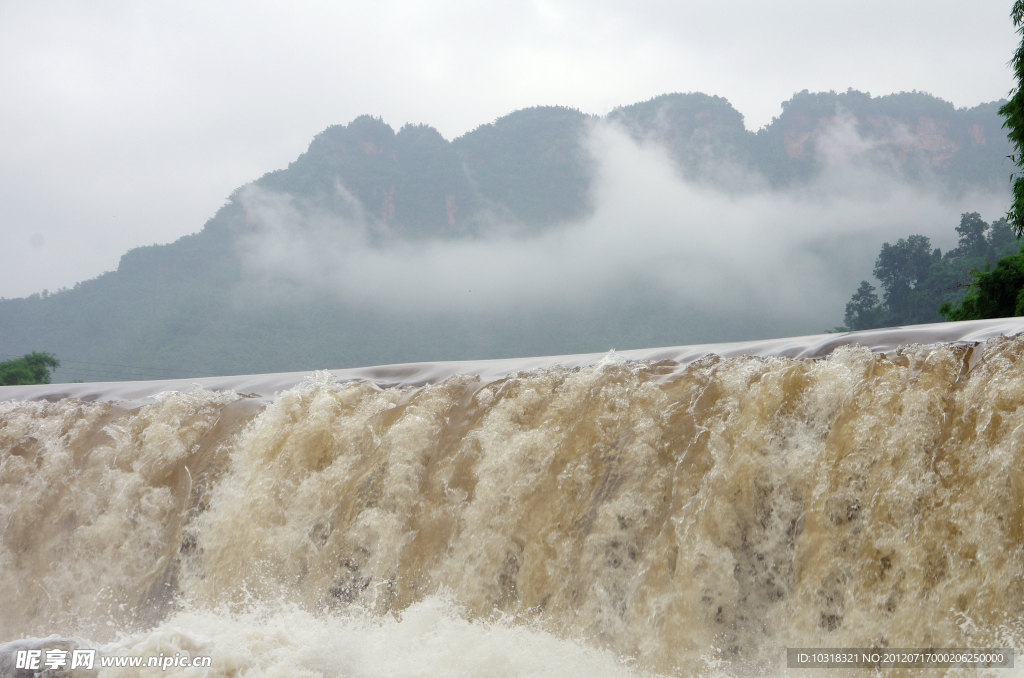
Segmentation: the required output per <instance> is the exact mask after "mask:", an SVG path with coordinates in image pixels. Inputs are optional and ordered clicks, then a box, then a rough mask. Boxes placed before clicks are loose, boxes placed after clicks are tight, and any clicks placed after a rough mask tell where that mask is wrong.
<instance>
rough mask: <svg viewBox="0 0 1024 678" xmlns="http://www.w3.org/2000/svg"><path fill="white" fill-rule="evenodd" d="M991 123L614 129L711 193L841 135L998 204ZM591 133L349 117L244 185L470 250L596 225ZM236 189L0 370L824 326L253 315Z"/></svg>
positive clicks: (987, 115) (516, 120)
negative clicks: (451, 132)
mask: <svg viewBox="0 0 1024 678" xmlns="http://www.w3.org/2000/svg"><path fill="white" fill-rule="evenodd" d="M997 108H998V103H991V104H983V105H981V106H977V107H975V108H971V109H956V108H955V107H953V106H952V105H951V104H949V103H947V102H944V101H942V100H940V99H937V98H935V97H932V96H930V95H927V94H923V93H902V94H897V95H891V96H886V97H870V96H869V95H866V94H862V93H860V92H855V91H849V92H846V93H839V94H837V93H834V92H830V93H817V94H810V93H807V92H802V93H799V94H797V95H795V96H794V97H793V98H792V99H791V100H790V101H788V102H786V103H785V104H783V112H782V114H781V115H780V116H779V117H778V118H776V119H775V120H773V121H772V123H771V124H770V125H768V126H767V127H765V128H764V129H761V130H758V131H756V132H755V131H751V130H747V129H746V128H745V127H744V124H743V116H742V115H741V114H740V113H739V112H738V111H736V110H735V109H734V108H733V107H732V106H731V104H729V102H728V101H726V100H725V99H723V98H721V97H714V96H707V95H704V94H699V93H691V94H666V95H662V96H660V97H656V98H654V99H651V100H650V101H647V102H642V103H637V104H633V105H630V106H623V107H620V108H617V109H615V110H613V111H612V112H611V113H610V114H609V115H608V116H607V120H609V121H611V122H614V123H617V124H619V125H621V126H622V127H623V128H624V129H625V130H626V131H627V132H628V133H629V134H630V135H632V136H633V137H634V138H636V139H638V140H641V141H644V142H648V143H656V144H661V145H663V146H665V147H666V148H667V150H668V151H669V154H670V156H671V157H672V158H673V159H674V161H675V162H676V163H677V165H678V168H679V171H680V173H681V174H682V175H684V176H687V177H690V178H691V179H698V180H705V181H710V182H716V181H721V179H720V178H719V177H720V175H718V174H716V173H715V172H714V168H715V167H717V166H719V165H722V164H723V163H726V164H729V165H732V166H737V167H743V168H746V169H748V170H750V171H752V172H756V173H759V174H761V175H763V176H765V177H766V178H767V179H768V180H769V182H770V183H771V184H772V185H775V186H777V187H781V186H789V185H792V184H794V183H799V182H803V181H808V180H811V179H813V177H815V176H816V175H817V173H818V172H819V171H821V168H822V166H823V163H825V162H827V156H828V154H827V153H826V152H825V151H826V150H827V148H828V146H829V144H830V143H832V142H833V140H834V136H835V130H836V129H841V128H842V126H843V125H846V126H850V125H853V126H854V127H855V128H856V129H857V130H858V131H859V132H860V134H861V135H862V136H863V137H865V138H867V139H869V140H871V147H870V150H869V155H868V156H867V159H868V160H872V158H873V157H874V156H871V155H870V154H872V153H873V154H875V156H877V158H878V160H879V162H880V163H883V164H885V163H888V165H886V166H889V165H891V164H892V162H894V160H893V159H895V162H896V163H897V164H898V165H899V166H898V167H897V170H898V171H899V172H901V173H902V174H903V175H904V176H905V177H910V179H911V180H913V181H921V182H925V183H927V184H928V185H932V186H935V187H941V190H943V191H947V192H963V191H968V190H974V189H981V190H993V191H1007V186H1008V181H1009V175H1010V172H1011V167H1010V164H1009V161H1007V160H1006V156H1007V155H1009V152H1010V150H1009V146H1008V144H1007V141H1006V135H1005V133H1004V132H1003V131H1002V129H1001V124H1002V120H1001V118H999V116H998V115H997V114H996V109H997ZM598 120H599V119H598V118H596V117H594V116H590V115H587V114H584V113H581V112H580V111H577V110H574V109H570V108H563V107H537V108H530V109H524V110H520V111H516V112H514V113H511V114H509V115H507V116H504V117H502V118H499V119H498V120H495V121H494V122H493V123H489V124H484V125H481V126H479V127H477V128H476V129H474V130H472V131H471V132H468V133H467V134H465V135H463V136H461V137H459V138H457V139H454V140H451V141H449V140H446V139H445V138H444V137H442V136H441V134H440V133H438V132H437V130H435V129H434V128H432V127H430V126H428V125H406V126H404V127H402V128H401V129H399V130H398V131H397V132H395V131H394V129H393V128H392V127H390V126H389V125H387V124H386V123H385V122H384V121H383V120H380V119H378V118H372V117H370V116H361V117H359V118H356V119H355V120H353V121H352V122H350V123H349V124H347V125H335V126H332V127H329V128H327V129H326V130H324V131H323V132H321V133H320V134H318V135H317V136H316V137H315V138H314V139H313V140H312V142H311V143H310V146H309V149H308V150H307V151H306V152H305V153H303V154H302V155H301V156H299V157H298V158H297V159H296V160H295V161H294V162H292V163H291V164H290V165H289V166H288V167H287V168H285V169H280V170H277V171H273V172H270V173H268V174H265V175H264V176H262V177H260V178H259V179H257V180H256V181H255V182H253V184H252V186H253V187H256V188H258V189H265V190H266V191H272V192H274V193H275V194H287V195H288V196H291V197H292V198H293V199H294V200H293V202H294V205H295V206H296V207H295V209H304V210H307V212H310V213H311V214H312V213H313V212H315V213H316V215H319V217H322V218H323V219H322V220H324V219H326V220H327V222H328V223H329V221H330V219H331V218H336V219H350V220H357V221H359V223H362V224H365V225H366V228H367V233H368V235H367V237H368V238H370V239H371V244H372V245H379V246H385V245H387V244H388V243H392V244H393V243H395V242H408V243H413V244H415V243H423V242H426V241H439V242H445V241H451V240H456V239H459V240H465V239H472V238H480V237H485V236H487V234H488V233H489V231H490V230H491V229H494V228H496V227H500V228H504V229H508V228H513V229H515V230H516V231H517V232H519V233H520V234H521V235H522V236H527V235H529V234H530V233H537V232H539V231H544V230H548V229H555V228H559V227H560V225H561V224H564V223H566V222H571V221H573V220H577V219H580V218H582V217H585V216H586V215H587V214H589V213H590V212H591V210H592V209H593V196H592V194H591V188H592V184H593V180H594V176H595V169H596V166H595V161H594V159H593V158H592V157H591V155H590V154H589V152H588V148H587V145H586V143H585V138H586V132H587V129H588V126H589V125H590V124H592V123H593V122H595V121H598ZM246 190H250V189H246V188H245V187H243V188H240V189H239V190H238V191H236V192H235V193H234V194H232V196H231V197H230V199H229V200H228V202H227V203H226V204H225V205H224V207H222V208H221V209H220V210H219V211H218V212H217V214H215V215H214V216H213V217H212V218H211V219H210V220H209V221H208V222H207V223H206V225H205V226H204V227H203V229H202V230H201V231H199V232H198V233H195V234H193V235H189V236H185V237H183V238H181V239H179V240H177V241H176V242H174V243H170V244H166V245H152V246H149V247H141V248H137V249H134V250H131V251H130V252H127V253H126V254H125V255H124V256H123V257H122V258H121V262H120V265H119V266H118V269H117V270H116V271H113V272H109V273H105V274H103V275H101V276H99V277H97V278H95V279H92V280H88V281H84V282H82V283H79V284H77V285H75V287H74V288H73V289H66V290H61V291H59V292H57V293H54V294H47V295H32V296H31V297H28V298H22V299H2V300H0V347H2V348H0V351H2V354H0V360H3V359H6V358H10V357H17V356H21V355H23V354H25V353H28V352H30V351H46V352H49V353H52V354H54V355H55V356H56V357H57V358H58V359H60V360H61V363H62V366H61V368H60V369H59V370H58V371H57V373H56V374H55V376H54V380H55V381H61V380H71V379H76V378H81V379H84V380H86V381H90V380H105V379H121V378H134V379H138V378H157V377H172V376H189V375H191V376H199V375H212V374H237V373H256V372H270V371H285V370H306V369H315V368H325V367H330V368H341V367H348V366H357V365H367V364H381V363H395V362H407V361H416V360H446V359H475V358H492V357H511V356H525V355H538V354H557V353H572V352H589V351H605V350H607V349H608V348H610V347H615V348H618V349H627V348H638V347H645V346H657V345H671V344H682V343H691V342H704V341H725V340H740V339H747V338H756V337H767V336H781V335H785V334H797V333H801V332H813V331H818V330H820V328H821V327H822V326H824V325H825V324H826V323H827V322H828V320H827V319H821V320H819V321H816V322H813V323H812V322H808V323H806V326H804V325H800V326H794V325H792V324H787V323H788V321H787V320H786V319H785V318H774V317H771V316H769V315H767V314H766V313H765V312H764V311H763V309H761V310H758V309H752V310H751V312H750V313H740V314H737V313H735V312H733V313H729V314H725V313H722V314H718V313H711V312H708V311H706V310H704V311H701V310H699V309H696V308H688V307H683V306H680V305H679V304H676V303H675V302H672V301H671V300H668V299H666V298H665V295H663V294H659V291H658V290H650V289H645V288H642V287H638V286H632V287H630V289H628V290H624V289H618V290H614V291H609V292H608V293H607V294H604V295H603V296H602V298H601V302H600V303H594V304H591V305H587V304H579V305H575V306H572V307H570V308H568V309H566V308H563V309H562V310H560V311H553V310H541V309H530V308H505V309H498V308H495V309H488V310H487V311H486V312H474V313H470V312H468V311H465V312H457V311H454V310H453V311H451V312H450V313H449V314H447V315H437V314H436V313H429V312H427V311H426V310H423V311H422V312H415V311H413V312H406V313H402V314H396V313H393V312H388V311H386V310H384V309H374V308H368V307H366V306H365V305H361V306H359V307H353V306H351V305H345V304H343V303H342V302H339V301H338V300H337V299H336V298H334V297H332V296H330V295H329V294H327V293H314V292H306V293H303V294H301V295H296V296H294V297H289V296H288V294H287V293H282V298H280V299H276V300H273V301H267V300H254V299H253V298H251V296H247V292H246V289H247V286H246V285H245V284H243V283H244V282H245V280H246V271H245V270H244V267H243V263H242V260H241V259H240V256H239V242H240V241H241V239H242V238H244V237H245V236H246V235H247V234H251V233H253V232H254V231H258V230H259V229H261V228H263V227H264V225H263V224H261V223H260V222H259V221H258V220H254V218H253V216H252V215H251V214H249V213H247V212H246V208H245V205H244V202H245V201H244V194H245V191H246ZM367 284H372V281H368V283H367ZM706 306H708V305H705V307H706ZM711 306H713V304H712V305H711ZM132 366H135V367H132Z"/></svg>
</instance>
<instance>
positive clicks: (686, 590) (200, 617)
mask: <svg viewBox="0 0 1024 678" xmlns="http://www.w3.org/2000/svg"><path fill="white" fill-rule="evenodd" d="M973 350H974V351H976V352H977V351H980V350H981V349H980V348H978V349H973ZM971 351H972V349H971V348H969V347H966V346H953V345H937V346H913V347H909V348H906V349H904V350H902V351H900V352H899V353H897V354H895V355H890V356H888V357H887V356H886V355H882V354H878V353H872V352H870V351H869V350H868V349H866V348H861V347H856V346H847V347H841V348H839V349H837V350H836V351H834V352H833V353H832V354H831V355H830V356H829V357H828V358H827V359H822V360H790V359H784V358H756V357H736V358H718V357H715V356H709V357H707V358H704V359H702V360H699V361H697V362H695V363H693V364H691V365H689V366H687V367H685V368H678V366H673V365H671V364H668V363H666V362H662V363H652V362H629V361H626V360H623V359H621V358H618V357H616V356H615V355H613V354H610V355H609V356H607V357H606V358H605V359H603V360H601V361H600V362H599V363H597V364H595V365H591V366H588V367H578V368H573V369H568V368H562V367H557V366H556V367H550V368H545V369H537V370H533V371H529V372H520V373H516V374H513V375H510V376H508V377H506V378H503V379H497V380H494V381H490V382H485V381H481V380H479V379H477V378H475V377H473V376H454V377H450V378H448V379H447V380H445V381H444V382H443V383H438V384H429V385H423V386H419V387H391V388H382V387H380V386H377V385H375V384H373V383H370V382H354V383H336V382H335V381H334V379H333V378H332V377H330V375H327V374H326V373H317V374H316V375H313V376H312V377H311V378H310V379H309V380H307V382H305V383H304V384H301V385H300V386H298V387H295V388H292V389H290V390H288V391H286V392H284V393H281V394H279V395H278V396H277V398H276V399H274V400H273V401H272V402H270V403H269V404H266V403H263V402H259V401H257V400H256V399H251V398H246V397H243V396H240V395H236V394H234V393H231V392H214V391H207V390H202V389H196V390H193V391H191V392H171V393H166V394H164V395H163V396H161V397H160V398H159V399H158V400H157V402H155V403H154V404H150V405H146V406H143V407H133V408H129V407H127V406H125V405H121V406H119V405H118V404H117V403H101V402H83V401H79V400H73V399H64V400H60V401H58V402H52V403H51V402H0V539H2V541H0V592H2V598H3V600H2V603H3V605H2V608H0V641H5V640H8V641H15V640H17V639H20V638H32V637H35V638H42V637H46V636H49V635H51V634H57V635H59V636H61V637H63V638H67V639H74V640H73V641H72V642H74V643H77V644H78V645H79V646H89V647H97V648H100V649H101V651H102V652H105V653H121V654H125V653H128V654H142V655H146V654H151V655H152V654H159V653H164V654H165V655H173V654H174V653H176V652H177V653H189V654H191V655H208V656H211V657H212V667H211V668H210V669H187V670H186V669H173V668H172V669H169V670H167V671H160V670H159V669H142V670H141V672H140V670H138V669H135V670H134V673H130V672H129V670H128V669H104V670H103V672H101V675H153V676H155V675H167V676H170V675H175V674H176V673H177V674H178V675H190V676H201V675H210V676H214V675H216V676H263V675H266V676H285V675H288V676H602V675H646V674H654V673H663V674H670V675H750V674H769V675H781V674H785V673H786V672H787V669H786V668H785V648H786V647H787V646H789V647H870V646H889V647H993V646H995V647H1012V646H1013V645H1015V644H1016V645H1020V644H1021V643H1020V639H1021V638H1022V637H1024V632H1022V631H1024V630H1022V626H1024V475H1022V473H1021V471H1020V469H1021V468H1022V466H1024V339H1020V338H1016V339H994V340H991V341H989V342H988V344H987V346H986V347H985V348H984V351H985V352H984V356H983V358H982V359H981V360H980V361H979V360H978V359H977V358H978V356H977V354H976V353H975V355H974V356H970V353H971ZM971 366H973V367H971ZM33 642H35V641H33ZM10 647H13V646H10ZM147 671H148V673H147ZM789 672H790V673H794V672H795V673H799V674H805V673H807V672H806V671H805V670H804V671H801V670H790V671H789ZM854 673H856V672H851V675H853V674H854ZM861 673H862V672H861ZM995 673H997V674H998V675H1002V676H1006V675H1012V674H1013V672H1012V671H1008V670H1000V671H997V672H995ZM82 675H95V673H83V674H82ZM807 675H818V674H817V673H816V672H813V671H812V672H810V673H809V674H807ZM858 675H860V674H859V673H858ZM972 675H979V674H978V673H976V672H972Z"/></svg>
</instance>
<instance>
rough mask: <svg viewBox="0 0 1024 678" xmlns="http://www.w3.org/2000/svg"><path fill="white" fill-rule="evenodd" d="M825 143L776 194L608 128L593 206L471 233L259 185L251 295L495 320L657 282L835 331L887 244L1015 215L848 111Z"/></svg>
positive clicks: (722, 308)
mask: <svg viewBox="0 0 1024 678" xmlns="http://www.w3.org/2000/svg"><path fill="white" fill-rule="evenodd" d="M822 139H824V141H821V142H819V144H818V153H819V160H820V161H821V163H822V166H823V168H824V169H823V171H822V172H821V173H820V174H819V175H818V177H817V178H816V179H815V180H813V181H811V182H809V183H806V184H802V185H800V186H797V187H794V188H790V189H785V190H772V189H770V188H769V187H768V184H767V182H766V181H764V180H763V178H762V177H759V176H757V175H756V174H752V173H750V172H748V171H745V170H744V169H742V168H739V167H736V166H730V165H725V164H719V165H716V166H715V167H714V169H713V171H712V172H710V173H709V174H708V175H707V176H714V177H716V179H715V182H714V184H712V183H702V182H694V181H687V180H685V179H683V178H682V176H681V175H680V173H679V171H678V169H677V167H676V166H675V164H674V163H673V161H672V160H671V158H670V157H669V154H668V153H667V151H666V150H665V149H664V148H662V147H661V146H659V145H657V144H655V143H649V142H637V141H635V140H633V139H632V138H630V137H629V135H628V134H627V133H626V132H625V131H624V130H622V129H621V128H619V127H617V126H614V125H611V124H608V123H596V124H594V125H593V126H592V127H591V128H590V131H589V134H588V137H587V140H586V147H587V149H588V150H589V152H590V153H591V154H592V156H593V158H594V159H595V161H596V166H597V168H598V169H597V174H596V180H595V182H594V184H593V187H592V190H593V203H592V204H594V205H595V209H594V211H593V213H592V214H591V215H590V216H589V217H587V218H586V219H583V220H581V221H577V222H573V223H566V224H562V225H560V226H558V227H555V228H552V229H550V230H548V231H546V232H543V233H540V234H532V235H524V234H522V232H521V230H519V229H516V228H515V227H514V226H513V225H506V226H505V227H500V226H499V227H497V228H494V229H493V230H490V231H488V233H490V235H483V236H478V237H474V238H466V239H461V240H433V241H408V240H400V239H397V238H388V237H386V236H387V234H386V233H385V232H384V231H383V230H382V228H381V226H380V225H379V224H378V223H376V222H375V221H374V220H373V219H372V218H370V217H368V216H367V215H366V214H365V213H364V212H363V210H362V207H361V206H360V205H359V204H358V201H356V200H355V199H354V198H353V197H352V196H351V195H349V194H348V193H347V192H345V190H344V188H343V187H342V186H341V185H340V184H339V185H337V186H336V188H335V190H336V191H337V193H338V197H341V198H342V201H343V203H344V204H345V205H346V206H347V209H345V210H343V211H344V212H346V214H344V215H339V214H338V212H337V210H331V211H328V210H327V209H325V208H323V207H322V206H320V205H319V204H318V203H315V202H310V201H304V200H299V199H297V198H294V197H292V196H290V195H287V194H280V193H272V192H268V191H266V190H263V189H261V188H259V187H256V186H250V187H248V188H246V189H245V190H244V191H243V193H242V194H241V200H242V203H243V205H244V207H245V209H246V211H247V214H248V216H249V218H250V219H251V220H252V222H253V224H254V230H253V234H252V235H250V236H248V237H246V238H245V239H244V240H243V241H242V242H241V245H240V248H241V250H240V251H241V255H242V259H243V262H244V265H245V267H246V270H247V272H248V274H249V282H248V284H247V289H248V290H249V291H250V292H251V293H252V294H250V295H246V296H247V298H260V299H267V300H270V301H278V302H284V301H287V300H289V299H294V298H295V296H296V295H313V294H315V295H321V294H324V293H329V294H332V295H336V296H337V297H338V298H339V299H340V300H342V301H343V302H345V303H346V304H350V305H357V306H368V307H373V308H377V309H389V310H393V311H394V312H395V313H416V312H420V311H424V312H430V313H485V312H487V311H489V310H494V309H503V308H510V307H515V308H523V309H536V310H539V311H558V309H560V308H565V307H569V306H572V307H576V308H578V307H580V306H588V307H589V306H597V307H600V306H601V305H603V304H608V303H614V302H613V300H616V299H619V300H621V299H624V298H628V297H629V296H630V294H633V293H636V292H637V290H642V294H645V295H659V296H660V297H661V298H663V299H664V300H665V301H666V302H667V303H670V304H672V305H675V306H679V307H686V308H696V309H703V310H706V311H708V312H713V313H716V314H717V313H726V314H755V315H760V316H762V317H775V318H779V319H781V321H784V322H787V323H791V324H792V326H793V327H795V328H798V329H797V330H796V331H801V332H802V331H807V328H809V327H816V328H817V329H818V330H820V329H824V328H826V327H829V326H831V325H833V324H838V323H839V322H840V321H841V318H842V313H843V308H844V305H845V303H846V301H848V300H849V297H850V295H851V294H852V293H853V291H854V290H855V289H856V286H857V283H858V282H859V281H860V280H861V279H864V278H868V277H870V272H871V269H872V266H873V263H874V258H875V256H876V255H877V253H878V249H879V247H880V246H881V244H882V242H886V241H888V242H895V241H896V240H897V239H898V238H905V237H907V236H908V235H910V234H912V233H921V234H923V235H927V236H929V237H931V238H932V241H933V243H934V244H935V245H936V246H940V247H943V249H945V248H947V247H950V246H953V245H955V244H956V243H955V241H956V234H955V232H954V227H955V226H956V224H957V223H959V215H960V214H961V213H962V212H966V211H978V212H981V214H982V216H983V217H984V218H985V219H986V220H992V219H994V218H997V217H998V216H1000V215H1001V213H1002V212H1003V211H1004V210H1005V207H1006V201H1007V198H1006V196H1000V195H992V194H973V195H967V196H962V197H955V198H954V197H949V196H946V195H943V194H942V193H941V192H939V191H938V190H937V189H929V188H927V187H926V182H921V181H912V180H910V179H906V178H902V177H901V174H900V170H899V167H900V164H899V163H898V162H897V161H896V159H895V158H894V157H892V156H891V154H890V153H889V151H887V150H886V149H885V148H883V147H880V146H875V145H874V144H873V142H872V141H871V140H868V139H865V138H862V137H861V136H860V135H859V134H858V133H857V130H856V127H855V125H854V124H853V121H852V120H851V119H848V118H844V117H843V116H839V117H838V118H837V119H836V121H835V123H834V125H833V127H832V128H831V129H829V130H828V131H827V133H826V134H824V135H822ZM723 177H728V180H727V181H726V182H725V183H724V184H723ZM723 185H725V186H727V188H723V187H722V186H723ZM932 185H933V186H937V185H938V184H937V183H935V184H932ZM737 187H741V188H739V189H738V188H737ZM332 202H333V203H335V204H336V203H337V199H335V200H333V201H332Z"/></svg>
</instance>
